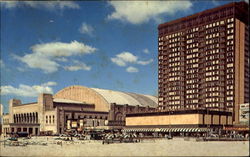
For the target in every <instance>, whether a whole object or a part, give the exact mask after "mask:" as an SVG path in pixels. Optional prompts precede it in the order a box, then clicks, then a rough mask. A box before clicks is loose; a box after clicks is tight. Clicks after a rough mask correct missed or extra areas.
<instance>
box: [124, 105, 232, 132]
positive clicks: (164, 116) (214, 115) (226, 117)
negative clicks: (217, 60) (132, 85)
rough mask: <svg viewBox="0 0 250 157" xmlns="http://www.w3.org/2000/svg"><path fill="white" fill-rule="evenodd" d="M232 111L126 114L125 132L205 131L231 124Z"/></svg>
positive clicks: (215, 129)
mask: <svg viewBox="0 0 250 157" xmlns="http://www.w3.org/2000/svg"><path fill="white" fill-rule="evenodd" d="M232 125H233V122H232V112H226V111H216V110H214V111H212V110H205V109H203V110H202V109H200V110H179V111H173V110H172V111H162V112H151V113H131V114H127V115H126V128H125V129H124V131H126V132H138V133H157V132H158V133H169V132H171V133H173V134H175V135H180V134H181V133H195V134H196V133H206V132H208V131H209V132H211V131H218V130H222V129H223V127H225V126H232Z"/></svg>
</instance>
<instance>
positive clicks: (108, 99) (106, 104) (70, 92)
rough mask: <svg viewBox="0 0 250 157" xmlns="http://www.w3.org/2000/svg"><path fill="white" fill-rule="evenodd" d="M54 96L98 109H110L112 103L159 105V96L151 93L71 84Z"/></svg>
mask: <svg viewBox="0 0 250 157" xmlns="http://www.w3.org/2000/svg"><path fill="white" fill-rule="evenodd" d="M54 98H57V99H58V98H59V99H70V100H74V101H80V102H84V103H91V104H95V105H96V110H99V111H100V110H109V108H110V104H111V103H116V104H120V105H124V104H128V105H132V106H136V105H139V106H144V107H146V106H150V107H157V102H158V98H157V97H155V96H151V95H142V94H135V93H127V92H120V91H113V90H107V89H99V88H88V87H84V86H69V87H66V88H64V89H62V90H60V91H59V92H57V93H56V94H55V95H54Z"/></svg>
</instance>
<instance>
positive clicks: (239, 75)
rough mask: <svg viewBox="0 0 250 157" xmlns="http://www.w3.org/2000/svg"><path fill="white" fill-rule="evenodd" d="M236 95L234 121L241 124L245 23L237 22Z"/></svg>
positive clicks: (243, 89)
mask: <svg viewBox="0 0 250 157" xmlns="http://www.w3.org/2000/svg"><path fill="white" fill-rule="evenodd" d="M234 70H235V75H234V76H235V89H234V92H235V97H234V99H235V100H234V102H235V104H234V105H235V106H234V123H235V124H239V105H240V104H243V103H244V92H245V85H244V83H245V81H244V80H245V24H244V23H242V22H241V21H239V20H238V19H236V23H235V69H234Z"/></svg>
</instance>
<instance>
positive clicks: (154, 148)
mask: <svg viewBox="0 0 250 157" xmlns="http://www.w3.org/2000/svg"><path fill="white" fill-rule="evenodd" d="M19 141H22V140H19ZM28 141H39V142H42V141H44V142H47V143H48V145H47V146H42V145H27V146H4V145H3V143H1V146H0V156H248V155H249V143H248V141H245V142H242V141H240V142H223V141H216V142H196V141H195V140H194V139H193V140H190V141H184V139H183V138H174V139H173V140H167V139H157V140H144V141H142V142H140V143H114V144H104V145H103V144H102V141H78V140H76V139H75V140H74V142H69V141H67V142H66V141H64V142H63V144H62V146H61V145H57V144H55V143H56V140H54V139H53V137H48V138H47V137H33V138H32V139H30V140H28Z"/></svg>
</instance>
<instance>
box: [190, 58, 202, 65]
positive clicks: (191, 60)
mask: <svg viewBox="0 0 250 157" xmlns="http://www.w3.org/2000/svg"><path fill="white" fill-rule="evenodd" d="M198 62H199V59H198V58H196V59H190V60H187V64H190V63H191V64H193V63H198Z"/></svg>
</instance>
